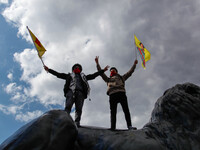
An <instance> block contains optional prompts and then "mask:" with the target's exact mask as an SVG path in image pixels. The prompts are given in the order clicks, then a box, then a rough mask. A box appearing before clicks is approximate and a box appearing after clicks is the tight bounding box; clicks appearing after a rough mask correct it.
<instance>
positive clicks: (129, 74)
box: [122, 60, 138, 80]
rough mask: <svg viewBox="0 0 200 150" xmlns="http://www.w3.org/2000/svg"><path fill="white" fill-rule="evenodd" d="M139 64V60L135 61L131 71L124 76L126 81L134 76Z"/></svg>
mask: <svg viewBox="0 0 200 150" xmlns="http://www.w3.org/2000/svg"><path fill="white" fill-rule="evenodd" d="M137 63H138V60H135V62H134V64H133V66H132V67H131V69H130V70H129V71H128V72H127V73H125V74H124V75H123V76H122V77H123V78H124V80H127V79H128V78H129V77H130V76H131V75H132V73H133V72H134V71H135V68H136V65H137Z"/></svg>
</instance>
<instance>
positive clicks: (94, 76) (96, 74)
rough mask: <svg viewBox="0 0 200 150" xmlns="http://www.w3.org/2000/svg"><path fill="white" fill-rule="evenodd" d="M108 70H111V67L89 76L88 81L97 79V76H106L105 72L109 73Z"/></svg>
mask: <svg viewBox="0 0 200 150" xmlns="http://www.w3.org/2000/svg"><path fill="white" fill-rule="evenodd" d="M108 68H109V66H106V67H105V68H104V69H102V70H100V71H97V72H95V73H93V74H89V75H87V76H86V79H87V80H93V79H95V78H96V77H97V76H99V75H102V74H104V72H105V71H107V70H108Z"/></svg>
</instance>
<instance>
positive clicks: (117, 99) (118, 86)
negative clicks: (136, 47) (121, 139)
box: [95, 56, 138, 130]
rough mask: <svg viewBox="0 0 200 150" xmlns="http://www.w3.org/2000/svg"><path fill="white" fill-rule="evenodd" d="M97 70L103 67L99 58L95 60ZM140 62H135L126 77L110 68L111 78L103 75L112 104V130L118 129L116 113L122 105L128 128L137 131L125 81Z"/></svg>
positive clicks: (115, 69)
mask: <svg viewBox="0 0 200 150" xmlns="http://www.w3.org/2000/svg"><path fill="white" fill-rule="evenodd" d="M95 62H96V66H97V70H98V71H100V70H101V67H100V65H99V57H98V56H97V57H96V58H95ZM137 63H138V61H137V60H135V62H134V64H133V66H132V67H131V69H130V70H129V71H128V72H127V73H125V74H124V75H120V74H118V70H117V68H115V67H111V68H110V77H107V76H106V75H105V74H104V73H103V74H102V75H101V77H102V79H103V80H104V81H105V82H106V83H107V86H108V89H107V95H109V103H110V113H111V130H115V129H116V113H117V104H118V103H120V104H121V106H122V109H123V112H124V115H125V119H126V123H127V128H128V129H129V130H131V129H137V128H135V127H132V123H131V116H130V112H129V107H128V101H127V96H126V90H125V81H126V80H127V79H128V78H129V77H130V76H131V75H132V73H133V72H134V70H135V68H136V65H137Z"/></svg>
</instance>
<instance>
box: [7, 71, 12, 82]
mask: <svg viewBox="0 0 200 150" xmlns="http://www.w3.org/2000/svg"><path fill="white" fill-rule="evenodd" d="M7 77H8V79H9V80H11V81H12V80H13V73H11V72H10V73H9V74H8V75H7Z"/></svg>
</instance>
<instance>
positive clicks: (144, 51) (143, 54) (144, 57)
mask: <svg viewBox="0 0 200 150" xmlns="http://www.w3.org/2000/svg"><path fill="white" fill-rule="evenodd" d="M134 39H135V46H136V47H137V50H138V52H139V55H140V57H141V59H142V67H143V68H144V69H146V62H147V61H149V60H150V59H151V54H150V52H149V51H148V50H147V49H146V48H145V47H144V45H143V44H142V42H140V41H139V40H138V38H137V37H136V35H134Z"/></svg>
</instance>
